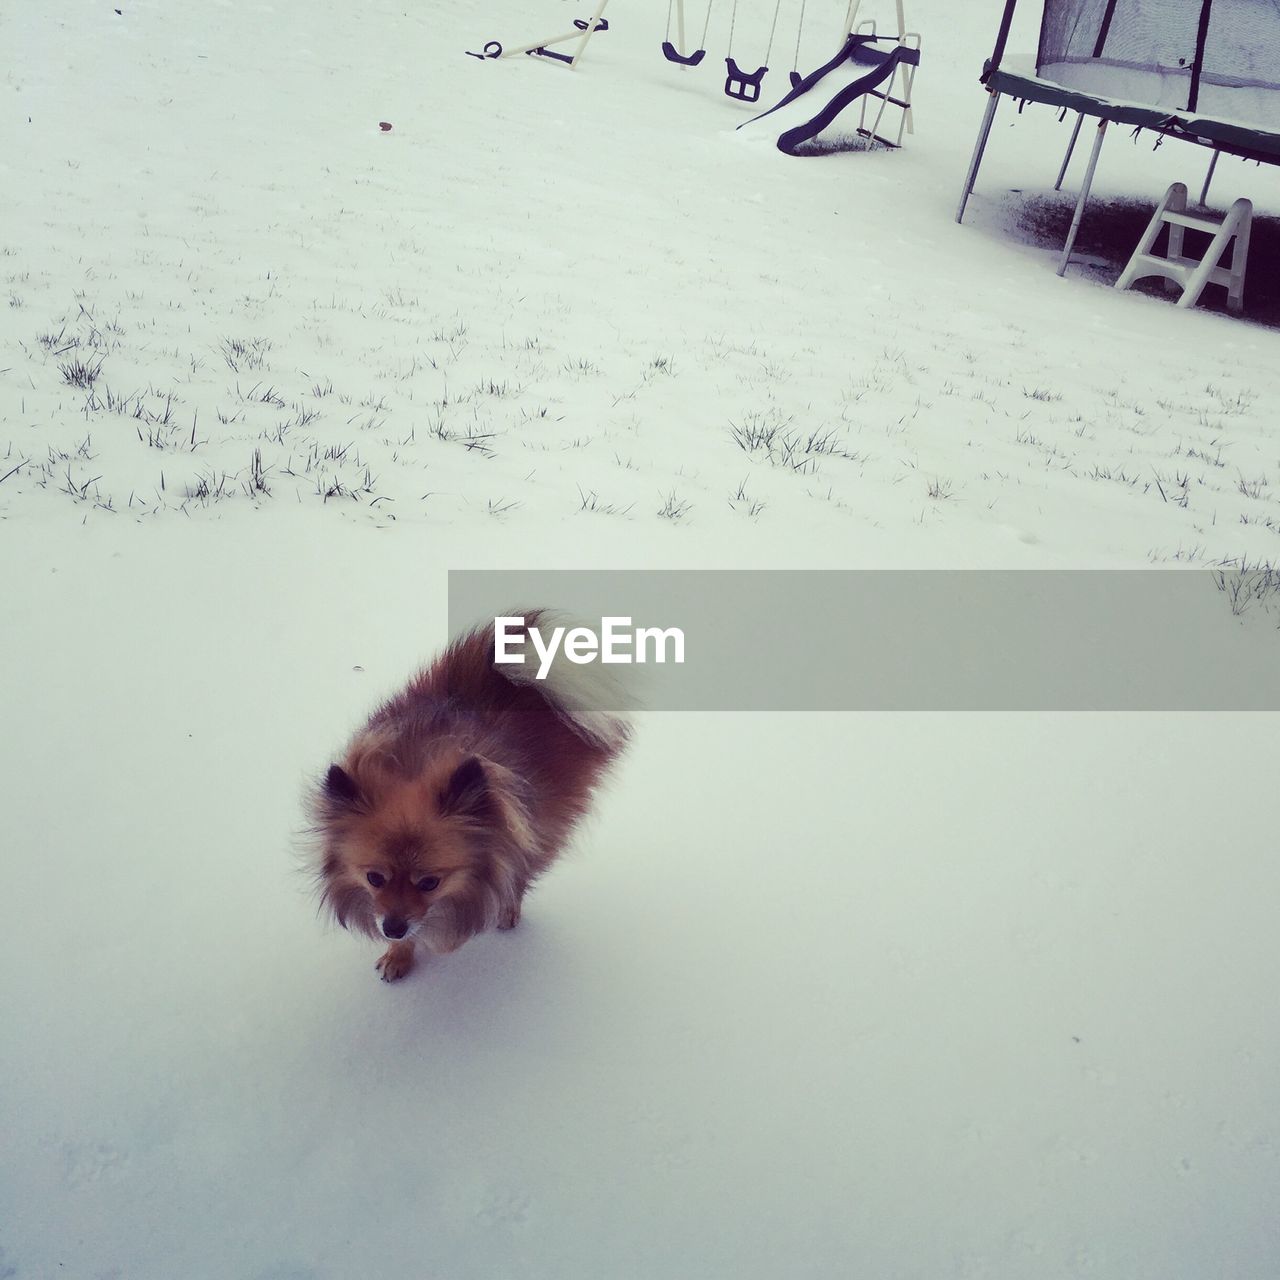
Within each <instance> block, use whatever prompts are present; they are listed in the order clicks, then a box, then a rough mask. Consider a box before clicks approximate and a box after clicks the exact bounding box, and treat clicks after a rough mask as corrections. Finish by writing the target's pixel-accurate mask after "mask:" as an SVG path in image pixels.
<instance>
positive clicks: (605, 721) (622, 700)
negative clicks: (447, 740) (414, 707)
mask: <svg viewBox="0 0 1280 1280" xmlns="http://www.w3.org/2000/svg"><path fill="white" fill-rule="evenodd" d="M495 616H501V617H508V618H523V619H524V624H525V625H524V628H523V635H524V639H523V653H524V659H525V660H524V662H523V663H498V662H497V661H496V658H495V653H494V623H493V621H490V622H489V623H488V624H487V625H481V626H478V627H476V628H475V629H474V630H472V631H470V632H468V633H467V634H466V635H464V636H462V637H461V638H460V639H458V640H456V641H455V642H454V643H453V644H452V645H451V646H450V647H449V650H448V652H447V653H446V654H445V656H444V658H443V659H442V660H441V662H440V663H439V664H437V666H436V668H435V669H434V670H433V671H432V672H431V673H429V674H428V677H427V678H428V679H431V677H432V676H434V675H437V673H438V674H439V676H442V677H443V678H444V681H445V682H446V685H447V691H448V692H449V693H450V694H451V695H452V696H454V697H457V698H460V699H461V700H462V701H470V702H475V703H479V704H486V703H489V702H491V700H492V699H494V698H495V697H497V698H499V699H501V693H500V690H501V689H502V688H503V687H504V686H505V687H507V688H509V687H510V686H511V685H514V686H516V687H517V688H521V689H528V690H530V691H531V692H533V693H536V694H538V695H539V696H540V697H541V698H542V699H543V701H544V702H546V704H547V705H548V706H549V707H551V709H552V710H553V711H555V712H556V714H557V715H558V716H559V717H560V718H561V719H562V720H563V721H564V722H565V723H566V724H567V725H569V726H570V728H572V729H573V730H574V731H575V732H576V733H577V734H578V735H579V737H581V738H583V739H584V740H586V741H587V742H590V743H591V744H592V745H594V746H597V747H599V748H601V749H602V750H604V751H607V752H609V753H611V754H612V753H614V752H617V751H619V750H621V748H622V747H623V745H624V744H625V743H626V741H627V738H628V737H629V736H630V732H631V729H630V715H629V713H630V712H631V711H632V710H633V709H634V705H635V704H634V701H633V700H632V699H631V698H629V697H628V696H627V694H626V691H625V690H624V689H623V688H622V685H621V683H620V682H619V681H618V680H617V679H616V678H615V676H614V675H613V673H612V672H610V671H609V670H608V668H606V667H605V666H603V665H602V664H601V663H599V662H591V663H583V664H578V663H573V662H569V661H567V660H566V659H565V658H564V656H563V653H560V654H559V655H558V656H557V659H556V660H555V661H553V662H552V663H551V668H550V670H549V671H548V672H547V674H546V678H545V679H542V680H539V679H538V668H539V663H538V657H537V654H536V652H535V651H534V648H533V645H532V643H531V642H530V640H529V637H528V628H530V627H537V628H538V630H539V631H540V632H542V633H543V634H544V635H549V634H550V632H551V631H552V630H554V628H556V627H564V628H565V629H566V632H567V631H568V630H569V629H571V628H572V627H574V626H576V625H580V624H579V623H578V622H577V621H576V620H575V619H573V618H570V617H568V616H566V615H564V614H560V613H558V612H556V611H554V610H551V609H511V610H509V611H508V612H507V613H506V614H501V615H495ZM509 634H510V635H511V636H513V637H516V636H519V635H520V634H521V629H520V628H512V629H511V630H510V632H509ZM495 681H497V682H498V683H495Z"/></svg>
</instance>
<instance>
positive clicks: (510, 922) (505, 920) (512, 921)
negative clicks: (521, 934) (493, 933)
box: [498, 902, 520, 929]
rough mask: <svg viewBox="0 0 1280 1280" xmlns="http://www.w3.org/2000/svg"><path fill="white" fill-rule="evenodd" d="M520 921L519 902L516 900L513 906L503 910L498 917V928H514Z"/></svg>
mask: <svg viewBox="0 0 1280 1280" xmlns="http://www.w3.org/2000/svg"><path fill="white" fill-rule="evenodd" d="M519 923H520V904H519V903H518V902H517V903H516V905H515V906H514V907H511V908H509V909H508V910H506V911H504V912H503V913H502V914H501V915H500V916H499V917H498V928H499V929H514V928H515V927H516V925H518V924H519Z"/></svg>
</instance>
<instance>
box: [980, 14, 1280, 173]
mask: <svg viewBox="0 0 1280 1280" xmlns="http://www.w3.org/2000/svg"><path fill="white" fill-rule="evenodd" d="M1015 4H1016V0H1007V3H1006V9H1005V20H1004V22H1002V24H1001V29H1000V35H999V37H998V39H997V44H996V49H995V52H994V54H993V56H992V58H991V60H990V62H989V63H988V64H987V69H986V72H985V74H984V76H983V80H984V82H985V83H986V85H987V87H988V88H989V89H992V90H995V91H996V92H998V93H1005V94H1009V95H1010V96H1012V97H1016V98H1024V99H1027V100H1029V101H1034V102H1046V103H1049V104H1051V105H1054V106H1060V107H1066V108H1068V109H1070V110H1073V111H1079V112H1082V113H1083V114H1085V115H1091V116H1098V117H1100V118H1103V119H1107V120H1115V121H1116V122H1118V123H1122V124H1132V125H1140V126H1143V127H1147V128H1152V129H1160V130H1162V131H1163V132H1166V133H1169V134H1172V135H1175V136H1179V137H1182V138H1185V139H1187V140H1188V141H1192V142H1199V143H1201V144H1203V145H1208V146H1214V147H1218V148H1219V149H1221V150H1223V151H1229V152H1232V153H1235V154H1238V155H1245V156H1249V157H1251V158H1253V159H1258V160H1263V161H1268V162H1271V163H1280V0H1044V10H1043V16H1042V19H1041V24H1040V41H1039V46H1038V48H1037V51H1036V55H1035V57H1034V58H1033V59H1032V58H1024V59H1019V58H1013V57H1009V58H1006V57H1005V56H1004V41H1005V38H1006V37H1007V35H1008V30H1009V24H1010V20H1011V18H1012V14H1013V9H1014V7H1015Z"/></svg>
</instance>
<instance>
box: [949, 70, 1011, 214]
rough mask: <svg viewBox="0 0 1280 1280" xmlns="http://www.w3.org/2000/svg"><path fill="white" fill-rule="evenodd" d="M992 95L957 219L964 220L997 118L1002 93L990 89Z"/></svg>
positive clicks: (970, 163)
mask: <svg viewBox="0 0 1280 1280" xmlns="http://www.w3.org/2000/svg"><path fill="white" fill-rule="evenodd" d="M987 92H988V93H989V94H990V95H991V96H990V100H989V101H988V102H987V110H986V113H985V114H984V115H983V117H982V123H981V124H980V125H979V126H978V140H977V142H975V143H974V146H973V159H972V160H970V161H969V172H968V173H967V174H966V175H965V179H964V190H963V191H962V192H961V193H960V207H959V209H957V210H956V221H957V222H963V221H964V207H965V205H967V204H968V203H969V196H970V195H971V194H972V193H973V184H974V183H975V182H977V180H978V166H979V165H980V164H981V163H982V153H983V152H984V151H985V150H986V149H987V138H988V137H989V136H990V134H991V122H992V120H994V119H995V115H996V103H997V102H999V101H1000V95H999V94H998V93H995V92H993V91H992V90H990V89H988V90H987Z"/></svg>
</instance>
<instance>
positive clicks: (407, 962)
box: [376, 943, 413, 982]
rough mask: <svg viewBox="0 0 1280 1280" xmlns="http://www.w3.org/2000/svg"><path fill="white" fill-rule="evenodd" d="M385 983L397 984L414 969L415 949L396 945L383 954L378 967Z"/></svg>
mask: <svg viewBox="0 0 1280 1280" xmlns="http://www.w3.org/2000/svg"><path fill="white" fill-rule="evenodd" d="M376 968H377V970H378V972H379V973H380V974H381V975H382V980H383V982H396V981H398V980H399V979H400V978H403V977H404V975H405V974H406V973H408V972H409V970H410V969H412V968H413V947H412V946H408V947H406V946H405V945H404V944H403V943H396V944H395V945H394V946H390V947H388V948H387V949H386V951H385V952H383V954H382V956H381V957H380V958H379V960H378V963H377V965H376Z"/></svg>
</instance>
